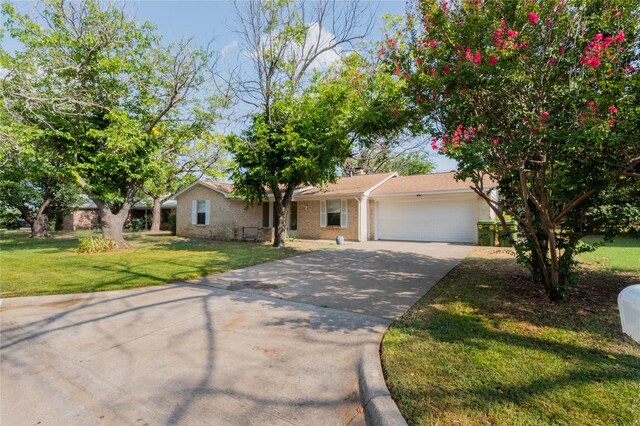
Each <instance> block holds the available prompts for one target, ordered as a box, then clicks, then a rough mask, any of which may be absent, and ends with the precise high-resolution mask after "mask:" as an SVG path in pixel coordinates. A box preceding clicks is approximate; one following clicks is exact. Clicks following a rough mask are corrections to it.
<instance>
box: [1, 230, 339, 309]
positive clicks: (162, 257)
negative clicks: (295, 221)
mask: <svg viewBox="0 0 640 426" xmlns="http://www.w3.org/2000/svg"><path fill="white" fill-rule="evenodd" d="M94 233H95V232H94ZM80 234H81V235H82V234H85V235H87V234H90V233H82V232H81V233H80ZM126 237H127V238H126V239H127V241H128V242H129V243H131V244H132V246H133V247H132V248H131V249H130V250H120V251H115V252H110V253H98V254H79V253H77V252H76V249H77V247H78V237H77V234H76V233H64V232H61V233H56V236H55V237H54V238H49V239H45V240H34V239H30V238H28V233H27V232H24V231H5V232H2V233H0V297H15V296H33V295H42V294H61V293H84V292H91V291H104V290H117V289H125V288H133V287H143V286H149V285H156V284H163V283H167V282H176V281H182V280H185V279H189V278H196V277H201V276H205V275H209V274H213V273H218V272H224V271H229V270H232V269H237V268H242V267H245V266H250V265H255V264H257V263H263V262H268V261H271V260H277V259H282V258H286V257H290V256H295V255H297V254H301V253H304V252H308V251H311V250H315V249H319V248H323V247H328V244H326V243H313V242H300V241H297V242H295V243H290V244H289V247H287V248H285V249H281V250H278V249H274V248H272V247H270V246H269V245H267V244H259V243H248V242H215V241H208V240H189V239H185V238H179V237H174V236H170V235H168V234H156V235H154V234H149V233H130V234H127V236H126Z"/></svg>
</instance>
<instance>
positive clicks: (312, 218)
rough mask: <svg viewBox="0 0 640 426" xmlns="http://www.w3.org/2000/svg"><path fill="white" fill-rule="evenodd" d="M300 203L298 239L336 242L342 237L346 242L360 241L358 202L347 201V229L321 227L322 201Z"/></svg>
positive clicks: (302, 200)
mask: <svg viewBox="0 0 640 426" xmlns="http://www.w3.org/2000/svg"><path fill="white" fill-rule="evenodd" d="M297 201H298V238H308V239H321V240H334V239H335V238H336V237H337V236H338V235H342V236H343V237H344V238H345V240H349V241H358V202H357V201H356V200H354V199H350V200H347V215H348V219H347V225H348V227H347V228H340V227H339V226H327V227H326V228H321V227H320V200H304V199H299V200H297Z"/></svg>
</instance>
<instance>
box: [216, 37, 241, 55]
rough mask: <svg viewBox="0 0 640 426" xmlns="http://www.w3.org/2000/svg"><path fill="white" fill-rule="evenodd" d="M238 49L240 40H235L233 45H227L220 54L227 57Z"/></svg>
mask: <svg viewBox="0 0 640 426" xmlns="http://www.w3.org/2000/svg"><path fill="white" fill-rule="evenodd" d="M237 47H238V40H233V41H232V42H231V43H228V44H226V45H225V46H224V47H223V48H222V50H220V54H221V55H222V56H223V57H224V56H227V53H228V52H229V51H230V50H233V49H236V48H237Z"/></svg>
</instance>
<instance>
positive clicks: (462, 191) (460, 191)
mask: <svg viewBox="0 0 640 426" xmlns="http://www.w3.org/2000/svg"><path fill="white" fill-rule="evenodd" d="M466 193H473V194H475V191H474V190H472V189H449V190H446V191H429V192H400V193H397V194H380V195H375V194H374V195H371V196H369V197H370V198H374V199H379V198H395V197H411V196H414V197H415V196H418V195H425V196H427V195H443V194H466Z"/></svg>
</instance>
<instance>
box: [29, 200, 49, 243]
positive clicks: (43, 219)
mask: <svg viewBox="0 0 640 426" xmlns="http://www.w3.org/2000/svg"><path fill="white" fill-rule="evenodd" d="M51 201H52V199H51V198H47V199H45V200H44V202H43V203H42V204H41V205H40V207H38V210H36V212H35V213H34V214H33V215H32V216H31V220H30V221H29V224H30V225H31V238H48V237H50V235H49V216H47V214H46V213H45V211H46V210H47V207H49V204H51Z"/></svg>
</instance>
